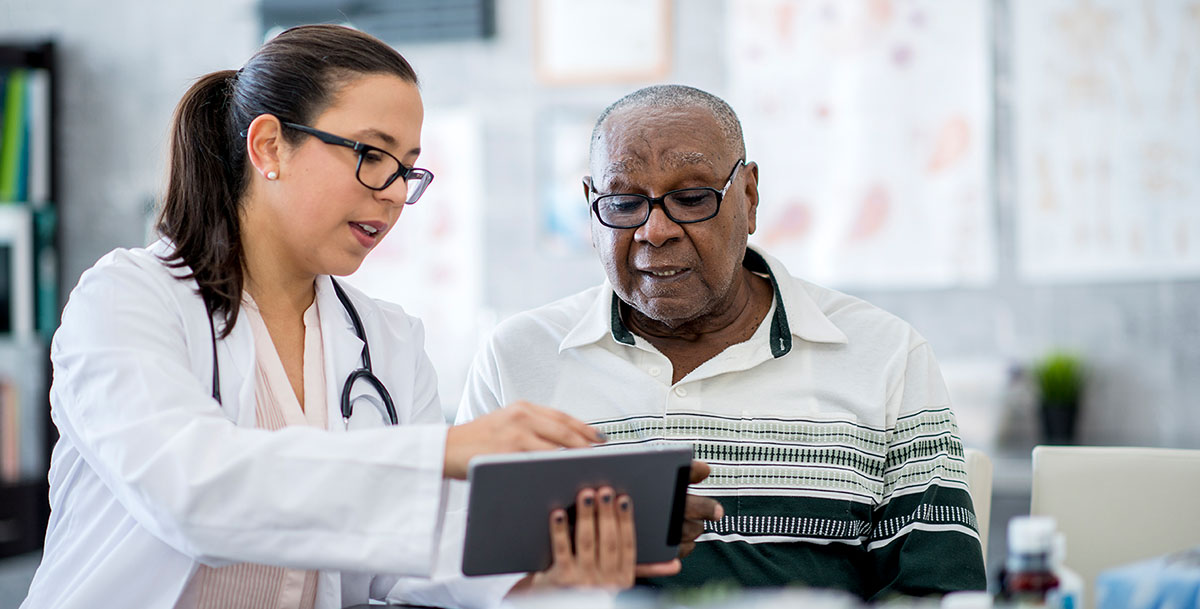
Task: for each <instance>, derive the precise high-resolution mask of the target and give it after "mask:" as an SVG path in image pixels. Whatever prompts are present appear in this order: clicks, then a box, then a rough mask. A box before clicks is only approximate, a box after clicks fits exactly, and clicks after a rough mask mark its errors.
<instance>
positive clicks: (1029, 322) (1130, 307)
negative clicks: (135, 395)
mask: <svg viewBox="0 0 1200 609" xmlns="http://www.w3.org/2000/svg"><path fill="white" fill-rule="evenodd" d="M995 4H996V6H998V7H999V8H1000V9H1001V10H1006V7H1007V3H1006V2H1004V1H1003V0H996V1H995ZM724 6H725V4H724V3H723V2H722V1H721V0H678V1H676V2H675V3H674V8H675V12H674V13H675V17H674V19H675V25H674V31H675V32H676V34H677V35H676V36H675V37H674V45H675V46H674V64H673V67H672V70H671V74H670V76H669V77H668V78H667V79H666V80H669V81H673V82H682V83H686V84H690V85H694V86H698V87H700V88H704V89H707V90H710V91H712V92H714V93H716V94H718V95H724V94H726V93H727V92H726V91H725V90H724V88H725V86H726V82H727V80H728V77H727V74H728V70H729V69H730V68H729V66H727V65H725V53H724V51H723V47H722V32H723V23H724V18H725V9H724ZM497 31H498V34H497V37H496V38H495V39H493V40H488V41H480V42H468V43H451V44H422V45H404V46H402V47H401V48H400V50H401V52H402V53H403V54H404V55H405V56H406V57H407V58H408V59H409V60H410V61H411V62H412V63H413V64H414V66H415V67H416V68H417V70H418V72H419V74H420V77H421V79H422V82H423V85H422V86H423V93H424V96H425V101H426V105H427V106H428V107H430V108H448V109H452V108H466V109H469V110H472V111H474V112H477V113H478V114H479V115H480V116H482V118H483V124H484V140H483V152H484V158H485V160H486V164H487V168H486V170H485V172H484V176H483V178H484V185H485V192H486V193H487V195H486V197H485V199H486V200H485V201H484V208H485V210H486V211H485V214H484V217H483V222H484V259H485V261H486V263H485V267H484V279H483V281H484V285H483V301H484V304H485V306H486V307H487V308H488V309H490V310H492V311H494V312H495V313H496V315H497V316H498V317H503V316H506V315H509V314H511V313H513V312H516V311H519V310H522V309H525V308H529V307H533V306H537V305H539V304H543V303H545V302H547V301H549V300H552V299H554V298H557V297H560V296H563V295H566V294H568V293H571V292H573V291H575V290H578V289H580V288H583V287H586V286H588V285H592V284H594V283H595V282H597V281H599V280H600V279H601V277H602V275H601V273H600V270H599V268H598V265H597V263H596V262H595V258H594V255H593V254H592V253H591V252H581V253H576V254H569V255H559V254H554V253H551V252H549V251H548V250H547V249H546V247H545V244H544V241H543V239H542V237H541V236H540V234H539V228H538V207H537V206H538V198H537V190H536V185H537V183H538V181H539V180H540V179H543V173H542V172H541V170H540V169H539V163H541V162H542V161H541V160H540V159H539V153H540V152H541V148H542V143H541V141H540V139H539V135H538V134H539V126H540V125H541V123H542V122H544V121H545V120H546V119H547V117H548V116H550V115H551V114H553V113H555V112H561V111H575V112H586V113H592V114H593V115H594V113H596V112H598V111H599V110H600V109H602V108H603V107H604V106H605V105H606V104H608V103H609V102H611V101H613V100H615V99H616V98H617V97H619V96H620V95H623V94H624V93H627V92H629V91H630V90H632V89H634V88H636V87H638V86H640V85H642V84H648V83H622V84H607V85H586V86H569V87H551V86H547V85H544V84H541V83H540V82H539V81H538V80H537V78H536V75H535V73H534V69H533V65H532V57H533V43H532V0H499V1H498V7H497ZM679 33H685V34H686V35H678V34H679ZM600 35H601V33H598V32H593V31H590V30H589V29H588V27H587V24H580V28H579V39H580V44H590V43H593V42H594V41H595V40H596V39H597V36H600ZM0 36H3V37H12V36H21V37H37V36H53V37H55V38H56V39H57V40H58V42H59V44H60V49H61V54H60V62H61V68H62V71H61V74H62V80H61V83H62V94H61V99H62V107H61V109H60V114H59V116H60V117H61V122H60V127H61V134H62V138H61V144H62V150H61V153H60V154H61V156H60V158H61V170H62V173H61V175H60V183H61V185H62V190H61V194H62V196H61V201H60V206H61V207H60V209H61V210H62V211H61V220H62V230H63V265H64V278H63V280H64V284H65V285H66V286H68V287H69V286H71V285H73V284H74V282H75V281H76V280H77V278H78V275H79V273H80V272H82V270H83V269H85V268H87V267H88V266H89V265H91V264H92V262H93V261H94V260H95V259H96V258H98V257H99V256H100V255H102V254H103V253H104V252H106V251H108V250H109V249H111V248H112V247H115V246H130V245H138V244H141V243H142V242H143V240H144V234H145V229H144V226H145V221H146V213H145V210H146V207H147V206H148V205H149V204H150V202H151V201H152V200H153V198H154V197H155V195H156V193H157V192H158V191H159V189H160V185H161V177H162V172H163V167H164V161H165V146H164V142H165V135H166V131H167V126H168V123H169V120H170V114H171V111H172V108H173V107H174V104H175V103H176V101H177V100H178V98H179V97H180V95H181V94H182V93H183V92H184V90H185V89H186V88H187V86H188V84H189V83H190V81H191V80H192V79H193V78H195V77H196V76H199V75H201V74H203V73H205V72H208V71H212V70H216V69H223V68H229V67H237V66H240V65H241V63H242V62H243V61H244V60H245V59H246V58H247V57H248V56H249V55H250V53H251V52H252V51H253V49H254V48H256V47H257V45H258V42H259V41H260V33H259V24H258V23H257V17H256V13H255V3H254V2H253V0H209V1H207V2H165V1H159V2H152V1H149V0H146V1H138V0H110V1H109V2H106V3H103V4H99V3H93V2H84V1H81V0H5V3H4V4H3V5H0ZM998 120H999V121H1000V123H999V124H1000V130H1001V131H1003V129H1004V128H1005V123H1004V120H1005V117H1004V116H1003V115H1001V116H999V117H998ZM1001 135H1002V134H1001ZM781 137H783V135H781ZM579 145H580V146H585V145H586V142H580V144H579ZM749 153H750V156H751V157H752V158H753V156H754V151H753V150H751V151H749ZM999 154H1001V155H1003V154H1011V152H1010V151H1008V150H1007V149H1005V148H1004V146H1001V148H1000V150H999ZM1010 160H1011V159H1010ZM785 173H786V170H785V169H783V168H773V167H763V168H762V175H763V179H779V178H780V177H781V176H783V175H784V174H785ZM998 179H999V180H1000V181H1001V183H1000V184H998V187H999V188H1001V191H1002V192H1012V184H1011V181H1012V180H1015V179H1020V177H1019V176H1013V175H1007V176H1004V175H1001V176H998ZM1004 180H1008V181H1009V183H1007V184H1005V183H1003V181H1004ZM764 204H770V202H769V201H765V202H764ZM997 204H998V210H997V212H998V226H997V230H998V241H999V253H998V256H999V259H1000V263H999V269H998V278H997V280H996V282H995V283H994V284H993V285H989V286H986V287H983V288H973V289H948V290H889V291H883V290H877V291H872V292H870V293H865V292H863V293H861V295H863V296H865V297H867V298H868V299H869V300H872V301H873V302H875V303H877V304H879V305H881V306H883V307H885V308H887V309H889V310H892V311H893V312H895V313H897V314H899V315H900V316H901V317H904V318H906V319H908V320H909V321H910V322H912V323H913V324H914V325H915V326H916V327H917V329H918V330H920V331H921V332H922V333H923V334H924V335H925V336H926V337H927V338H928V339H929V340H930V342H931V343H932V344H933V346H934V348H935V350H936V351H937V353H938V354H939V356H940V357H941V358H942V359H943V360H946V361H948V362H950V361H955V360H978V359H982V360H993V361H999V362H1003V361H1005V360H1006V359H1007V358H1017V359H1027V358H1029V357H1032V356H1034V355H1037V354H1039V353H1040V352H1042V351H1043V350H1044V349H1046V348H1048V347H1050V346H1055V345H1057V346H1065V347H1072V348H1076V349H1079V350H1081V351H1083V352H1084V353H1085V354H1086V355H1087V356H1088V357H1089V359H1090V361H1091V362H1092V364H1093V371H1094V376H1093V378H1094V379H1095V380H1094V382H1093V384H1092V386H1091V387H1089V395H1088V398H1089V404H1088V408H1089V411H1088V412H1087V413H1085V415H1084V418H1083V421H1082V427H1083V436H1084V440H1086V441H1091V442H1106V443H1129V444H1146V445H1166V446H1182V447H1200V408H1198V407H1197V406H1198V405H1200V404H1198V400H1197V398H1196V397H1195V396H1197V395H1200V374H1198V372H1200V282H1197V281H1162V280H1147V281H1140V282H1123V283H1108V284H1103V285H1099V284H1074V285H1069V286H1068V285H1054V284H1049V285H1038V286H1034V285H1028V284H1025V283H1023V282H1022V280H1021V279H1020V277H1019V276H1018V274H1017V272H1016V267H1015V261H1014V256H1013V250H1014V247H1013V242H1014V239H1015V237H1014V232H1013V218H1012V211H1011V201H1008V200H1006V199H1005V198H1004V197H999V198H998V202H997ZM1198 204H1200V203H1198ZM466 358H469V354H463V359H466ZM446 398H447V399H448V400H450V401H452V400H453V399H454V397H453V396H446Z"/></svg>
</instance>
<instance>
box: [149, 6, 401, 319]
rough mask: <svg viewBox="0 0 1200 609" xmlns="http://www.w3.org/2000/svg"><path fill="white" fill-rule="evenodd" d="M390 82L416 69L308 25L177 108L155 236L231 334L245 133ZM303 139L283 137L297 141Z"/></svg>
mask: <svg viewBox="0 0 1200 609" xmlns="http://www.w3.org/2000/svg"><path fill="white" fill-rule="evenodd" d="M367 74H391V75H395V76H397V77H399V78H401V79H403V80H405V81H407V82H411V83H413V84H417V75H416V73H415V72H414V71H413V69H412V66H410V65H409V64H408V62H407V61H405V59H404V57H402V56H400V54H399V53H397V52H396V50H395V49H393V48H391V47H389V46H388V45H386V44H384V43H383V42H381V41H380V40H378V39H376V38H374V37H372V36H369V35H367V34H364V33H362V32H359V31H357V30H353V29H350V28H346V27H341V26H335V25H305V26H299V27H295V28H292V29H289V30H287V31H285V32H283V33H282V34H279V35H278V36H276V37H275V38H273V39H272V40H271V41H270V42H268V43H266V44H265V45H263V47H262V48H261V49H259V50H258V52H257V53H255V54H254V56H253V57H251V58H250V61H248V62H246V65H245V66H243V67H242V69H240V70H237V71H236V72H235V71H233V70H222V71H220V72H213V73H211V74H208V75H206V76H203V77H201V78H200V79H199V80H197V81H196V83H195V84H194V85H192V87H191V88H190V89H188V91H187V93H185V94H184V96H183V99H182V100H180V102H179V106H178V107H177V108H176V110H175V120H174V125H173V127H172V130H171V153H170V154H171V157H170V170H169V177H168V179H167V192H166V196H165V197H164V200H163V207H162V211H161V212H160V213H159V217H158V231H159V233H161V234H162V235H163V236H164V237H166V238H168V239H170V240H171V241H172V242H173V243H174V246H175V249H174V251H173V253H172V254H171V255H170V256H169V257H168V258H167V259H166V262H167V263H168V264H170V265H171V266H173V267H176V268H179V267H184V266H186V267H188V268H189V269H190V271H191V272H190V274H188V275H186V276H184V277H183V279H195V280H196V283H197V284H198V285H199V292H200V296H201V298H203V299H204V304H205V306H207V307H208V310H209V311H210V313H212V314H218V315H220V316H221V317H222V318H223V320H224V325H223V327H222V328H221V332H220V335H221V336H222V337H225V336H228V335H229V332H230V331H231V330H232V329H233V324H234V322H235V321H236V320H237V315H238V310H239V308H240V305H241V299H242V283H243V267H242V243H241V231H240V229H239V224H238V220H239V208H240V199H241V197H242V194H243V192H244V191H245V189H246V185H247V183H248V180H247V177H248V175H249V174H248V170H247V168H246V140H245V138H244V137H243V136H242V135H241V134H242V133H243V132H244V131H245V130H246V129H248V128H249V126H250V122H251V121H253V120H254V119H255V118H256V117H258V116H260V115H262V114H271V115H274V116H276V117H278V118H279V119H280V120H281V121H288V122H294V123H300V124H309V123H310V121H311V120H312V119H314V118H315V117H316V116H318V115H319V114H320V113H321V112H323V111H324V110H325V109H326V108H327V107H328V106H329V104H330V103H331V102H332V100H333V97H334V96H335V95H336V94H337V92H338V91H339V90H340V89H341V87H342V86H344V85H345V84H347V83H348V82H349V81H350V80H353V79H354V78H356V77H358V76H363V75H367ZM301 137H303V135H302V134H300V133H296V132H293V131H290V130H285V131H284V139H285V140H288V141H289V142H296V141H298V140H299V139H300V138H301Z"/></svg>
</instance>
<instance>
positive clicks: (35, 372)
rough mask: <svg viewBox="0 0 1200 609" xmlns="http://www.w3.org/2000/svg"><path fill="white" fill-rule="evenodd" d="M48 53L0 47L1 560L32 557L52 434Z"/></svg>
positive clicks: (52, 187)
mask: <svg viewBox="0 0 1200 609" xmlns="http://www.w3.org/2000/svg"><path fill="white" fill-rule="evenodd" d="M55 77H56V72H55V53H54V44H53V42H49V41H5V40H0V557H5V556H12V555H14V554H21V553H25V552H29V551H32V550H35V549H37V548H38V547H40V546H41V545H42V541H43V538H44V536H45V530H46V521H47V519H48V518H49V514H50V508H49V505H48V501H47V491H48V488H47V482H46V473H47V469H48V467H49V462H50V450H51V447H52V446H53V444H54V442H55V440H56V439H57V434H56V433H55V431H54V426H53V425H52V424H51V421H50V404H49V399H48V392H49V391H48V390H49V379H50V361H49V356H48V353H49V342H50V336H51V335H52V334H53V332H54V329H55V328H56V327H57V325H58V319H59V314H60V311H61V310H60V306H59V292H58V275H59V263H58V256H57V251H58V228H57V224H58V222H57V213H56V203H57V200H58V198H57V185H56V179H55V176H56V175H57V172H56V169H57V154H56V148H55V145H54V144H55V142H56V136H57V133H56V131H57V127H56V120H55V115H56V114H55V111H56V106H57V104H56V95H55Z"/></svg>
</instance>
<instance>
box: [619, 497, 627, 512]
mask: <svg viewBox="0 0 1200 609" xmlns="http://www.w3.org/2000/svg"><path fill="white" fill-rule="evenodd" d="M621 511H622V512H628V511H629V500H628V499H622V500H621Z"/></svg>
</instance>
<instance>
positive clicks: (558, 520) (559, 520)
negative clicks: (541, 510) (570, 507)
mask: <svg viewBox="0 0 1200 609" xmlns="http://www.w3.org/2000/svg"><path fill="white" fill-rule="evenodd" d="M564 520H566V517H565V516H563V513H562V512H555V513H554V522H555V523H557V524H562V523H563V521H564Z"/></svg>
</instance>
